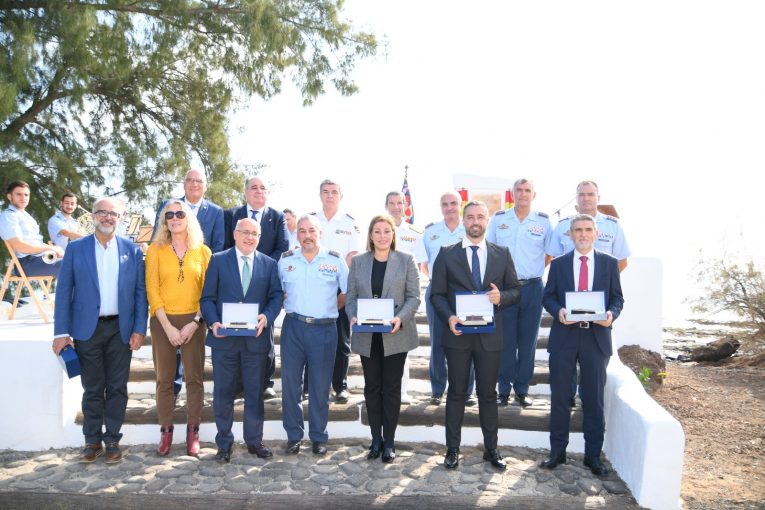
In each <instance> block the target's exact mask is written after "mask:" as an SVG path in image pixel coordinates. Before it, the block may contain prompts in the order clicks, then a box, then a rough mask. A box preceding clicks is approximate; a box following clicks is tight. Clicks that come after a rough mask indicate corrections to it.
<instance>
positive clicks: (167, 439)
mask: <svg viewBox="0 0 765 510" xmlns="http://www.w3.org/2000/svg"><path fill="white" fill-rule="evenodd" d="M159 430H160V432H161V436H160V439H159V446H158V447H157V455H159V456H161V457H164V456H165V455H167V454H168V453H170V448H172V446H173V426H172V425H170V426H169V427H162V428H160V429H159Z"/></svg>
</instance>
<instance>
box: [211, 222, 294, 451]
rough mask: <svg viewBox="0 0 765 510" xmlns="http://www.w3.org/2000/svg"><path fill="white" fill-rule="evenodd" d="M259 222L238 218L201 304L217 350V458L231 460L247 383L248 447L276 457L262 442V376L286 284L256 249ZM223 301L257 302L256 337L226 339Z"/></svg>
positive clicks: (214, 262)
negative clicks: (237, 406)
mask: <svg viewBox="0 0 765 510" xmlns="http://www.w3.org/2000/svg"><path fill="white" fill-rule="evenodd" d="M259 236H260V225H259V224H258V223H257V222H256V221H255V220H253V219H251V218H243V219H241V220H239V222H238V223H237V225H236V229H235V230H234V242H235V245H234V247H233V248H230V249H228V250H225V251H223V252H220V253H216V254H214V255H213V257H212V259H210V265H209V266H208V268H207V273H206V275H205V285H204V288H203V289H202V299H201V301H200V307H201V309H202V315H203V316H204V319H205V321H206V322H207V323H208V324H210V329H211V331H210V332H209V333H208V335H207V345H209V346H210V348H211V349H212V363H213V384H214V390H213V411H214V413H215V425H216V426H217V428H218V434H217V435H216V436H215V443H216V444H217V445H218V453H217V455H216V458H217V459H218V460H220V461H222V462H229V461H230V460H231V446H232V445H233V444H234V435H233V434H232V433H231V426H232V424H233V422H234V397H235V395H236V393H237V392H238V390H239V385H240V384H241V385H242V386H243V387H244V425H243V431H244V441H245V442H246V443H247V450H248V451H249V452H250V453H251V454H254V455H257V456H258V457H260V458H268V457H271V456H272V453H271V450H270V449H269V448H268V447H266V446H264V445H263V420H264V407H263V379H264V377H265V373H266V369H267V367H268V358H269V353H271V352H273V348H274V340H273V338H274V337H273V334H272V329H273V324H274V321H275V320H276V316H277V315H278V314H279V310H281V308H282V300H283V293H282V286H281V283H280V282H279V273H278V271H277V267H276V262H275V261H274V260H272V259H271V258H269V257H266V256H265V255H263V254H262V253H258V252H257V251H256V249H255V248H256V247H257V245H258V238H259ZM223 303H257V304H258V312H259V313H258V317H257V330H256V334H255V335H254V336H230V337H224V336H223V335H221V334H220V333H219V329H220V328H221V327H222V323H221V320H222V310H223Z"/></svg>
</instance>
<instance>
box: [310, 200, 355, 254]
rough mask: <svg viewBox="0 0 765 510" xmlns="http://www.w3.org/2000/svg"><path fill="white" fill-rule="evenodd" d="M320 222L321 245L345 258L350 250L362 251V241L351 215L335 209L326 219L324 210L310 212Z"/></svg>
mask: <svg viewBox="0 0 765 510" xmlns="http://www.w3.org/2000/svg"><path fill="white" fill-rule="evenodd" d="M311 214H312V215H314V216H316V218H317V219H318V220H319V223H320V224H321V230H322V236H321V247H322V248H326V249H327V250H332V251H336V252H338V253H339V254H340V255H341V256H342V257H343V258H345V257H346V256H347V255H348V254H349V253H350V252H352V251H357V252H363V251H364V241H363V240H362V239H361V232H360V231H359V227H358V226H357V225H356V220H355V219H353V216H351V215H349V214H345V213H344V212H342V211H337V213H335V215H334V216H333V217H332V219H331V220H327V218H326V216H324V211H319V212H315V213H311Z"/></svg>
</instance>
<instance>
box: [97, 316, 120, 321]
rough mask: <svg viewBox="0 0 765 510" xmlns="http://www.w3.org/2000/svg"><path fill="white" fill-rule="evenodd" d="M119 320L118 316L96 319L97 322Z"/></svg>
mask: <svg viewBox="0 0 765 510" xmlns="http://www.w3.org/2000/svg"><path fill="white" fill-rule="evenodd" d="M119 318H120V316H119V315H100V316H99V317H98V322H109V321H113V320H117V319H119Z"/></svg>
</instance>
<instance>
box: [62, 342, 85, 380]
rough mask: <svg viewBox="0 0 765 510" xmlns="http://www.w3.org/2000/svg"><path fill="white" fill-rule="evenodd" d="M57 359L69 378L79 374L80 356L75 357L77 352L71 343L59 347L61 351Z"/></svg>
mask: <svg viewBox="0 0 765 510" xmlns="http://www.w3.org/2000/svg"><path fill="white" fill-rule="evenodd" d="M58 361H59V362H60V363H61V366H62V367H63V368H64V372H66V375H67V376H69V379H72V378H73V377H77V376H78V375H80V373H81V370H80V358H78V357H77V352H75V350H74V349H73V348H72V346H71V345H67V346H66V347H64V348H63V349H61V353H60V354H59V355H58Z"/></svg>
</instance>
